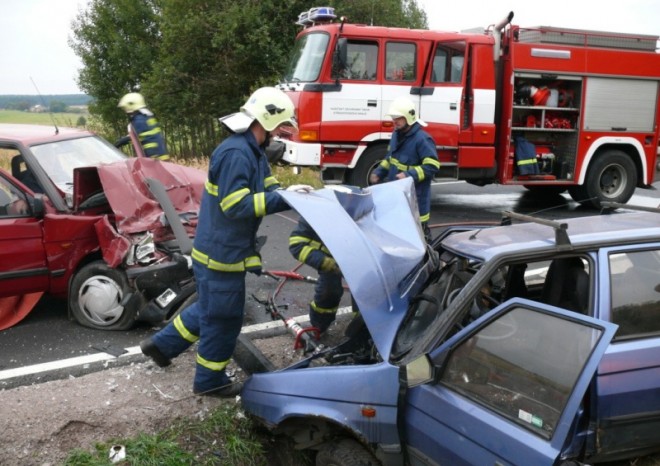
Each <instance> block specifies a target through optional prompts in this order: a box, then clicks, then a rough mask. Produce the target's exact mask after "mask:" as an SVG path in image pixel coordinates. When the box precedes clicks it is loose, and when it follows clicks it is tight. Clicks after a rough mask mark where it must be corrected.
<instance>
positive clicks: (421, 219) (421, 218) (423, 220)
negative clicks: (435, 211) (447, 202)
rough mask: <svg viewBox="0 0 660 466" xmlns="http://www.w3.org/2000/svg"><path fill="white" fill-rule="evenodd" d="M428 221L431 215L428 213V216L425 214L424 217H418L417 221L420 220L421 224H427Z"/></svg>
mask: <svg viewBox="0 0 660 466" xmlns="http://www.w3.org/2000/svg"><path fill="white" fill-rule="evenodd" d="M430 219H431V214H430V213H428V214H426V215H420V216H419V220H420V221H421V222H422V223H424V222H428V221H429V220H430Z"/></svg>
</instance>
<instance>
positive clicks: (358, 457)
mask: <svg viewBox="0 0 660 466" xmlns="http://www.w3.org/2000/svg"><path fill="white" fill-rule="evenodd" d="M380 464H381V463H380V461H378V460H377V459H376V458H375V457H374V456H373V455H372V454H371V453H370V452H369V451H368V450H367V449H366V448H365V447H363V446H362V445H361V444H360V443H358V442H357V441H355V440H353V439H350V438H345V439H341V440H336V441H334V442H329V443H326V444H325V445H324V446H323V447H321V449H320V450H319V451H318V453H317V454H316V466H379V465H380Z"/></svg>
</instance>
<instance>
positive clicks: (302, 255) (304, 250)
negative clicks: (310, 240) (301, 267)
mask: <svg viewBox="0 0 660 466" xmlns="http://www.w3.org/2000/svg"><path fill="white" fill-rule="evenodd" d="M314 251H316V249H314V248H312V247H309V246H305V247H304V248H302V250H301V251H300V254H299V255H298V260H299V261H300V262H305V261H306V260H307V258H308V257H309V255H310V254H311V253H312V252H314Z"/></svg>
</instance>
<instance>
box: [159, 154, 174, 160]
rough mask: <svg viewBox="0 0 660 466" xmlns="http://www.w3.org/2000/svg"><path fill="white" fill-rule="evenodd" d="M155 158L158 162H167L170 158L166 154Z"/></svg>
mask: <svg viewBox="0 0 660 466" xmlns="http://www.w3.org/2000/svg"><path fill="white" fill-rule="evenodd" d="M155 158H157V159H158V160H169V159H170V156H169V155H167V154H163V155H159V156H158V157H155Z"/></svg>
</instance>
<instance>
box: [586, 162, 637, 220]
mask: <svg viewBox="0 0 660 466" xmlns="http://www.w3.org/2000/svg"><path fill="white" fill-rule="evenodd" d="M636 185H637V169H636V168H635V163H634V162H633V161H632V159H631V158H630V156H629V155H627V154H626V153H624V152H622V151H620V150H608V151H605V152H603V153H602V154H600V155H596V157H595V159H594V161H593V162H592V163H591V165H590V166H589V168H588V169H587V176H586V178H585V181H584V188H583V189H584V191H585V192H584V194H586V196H584V197H582V199H584V200H586V201H587V202H588V203H589V204H591V205H592V206H593V207H595V208H600V203H601V202H602V201H610V202H619V203H621V204H625V203H626V202H628V200H629V199H630V198H631V197H632V195H633V192H634V191H635V186H636ZM578 191H579V190H578ZM578 202H580V201H578ZM581 203H583V204H585V202H581Z"/></svg>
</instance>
